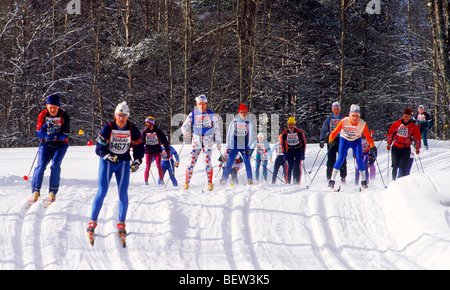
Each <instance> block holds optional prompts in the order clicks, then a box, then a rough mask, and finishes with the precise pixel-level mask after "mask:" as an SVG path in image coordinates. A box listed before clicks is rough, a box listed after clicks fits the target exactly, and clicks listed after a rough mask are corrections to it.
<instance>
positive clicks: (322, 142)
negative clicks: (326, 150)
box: [319, 140, 325, 148]
mask: <svg viewBox="0 0 450 290" xmlns="http://www.w3.org/2000/svg"><path fill="white" fill-rule="evenodd" d="M324 145H325V142H324V141H323V140H320V144H319V146H320V148H323V146H324Z"/></svg>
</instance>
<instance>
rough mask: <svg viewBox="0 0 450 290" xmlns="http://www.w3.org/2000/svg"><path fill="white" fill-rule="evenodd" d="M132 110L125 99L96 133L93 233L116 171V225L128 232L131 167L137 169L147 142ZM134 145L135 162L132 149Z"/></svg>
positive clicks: (90, 228) (92, 214) (89, 229)
mask: <svg viewBox="0 0 450 290" xmlns="http://www.w3.org/2000/svg"><path fill="white" fill-rule="evenodd" d="M129 117H130V110H129V108H128V105H127V103H126V102H122V103H120V104H119V105H117V107H116V110H115V112H114V120H113V121H110V122H108V123H107V124H106V125H105V126H103V128H102V129H101V130H100V133H99V134H98V137H97V145H96V148H95V153H96V154H97V155H98V156H99V157H100V159H99V160H100V165H99V171H98V179H99V180H98V191H97V195H96V196H95V199H94V202H93V204H92V213H91V221H90V222H89V225H88V229H87V231H88V232H91V233H93V232H94V230H95V228H96V227H97V219H98V216H99V213H100V210H101V208H102V205H103V200H104V199H105V197H106V193H107V192H108V188H109V183H110V181H111V177H112V175H113V174H115V176H116V181H117V187H118V190H119V217H118V224H117V228H118V230H119V233H120V234H122V233H123V234H125V233H126V231H125V219H126V215H127V209H128V185H129V182H130V168H133V170H134V171H136V170H137V169H138V168H139V165H140V164H142V158H143V157H144V143H143V141H142V136H141V132H140V130H139V129H138V128H137V127H136V126H135V125H134V124H132V123H131V122H130V121H129V120H128V119H129ZM131 148H133V160H134V161H133V163H132V164H131V165H130V163H131V155H130V149H131Z"/></svg>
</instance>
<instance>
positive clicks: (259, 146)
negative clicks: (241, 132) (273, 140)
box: [256, 143, 266, 154]
mask: <svg viewBox="0 0 450 290" xmlns="http://www.w3.org/2000/svg"><path fill="white" fill-rule="evenodd" d="M265 150H266V146H264V144H261V143H257V144H256V153H257V154H261V153H264V151H265Z"/></svg>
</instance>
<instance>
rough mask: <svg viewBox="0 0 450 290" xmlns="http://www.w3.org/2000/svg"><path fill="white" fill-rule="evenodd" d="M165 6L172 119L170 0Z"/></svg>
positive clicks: (167, 0) (166, 1)
mask: <svg viewBox="0 0 450 290" xmlns="http://www.w3.org/2000/svg"><path fill="white" fill-rule="evenodd" d="M165 4H166V5H165V6H166V13H165V14H166V15H165V16H166V17H165V18H166V19H165V20H166V29H165V32H166V46H167V49H166V53H167V60H168V64H169V87H170V88H169V100H170V106H169V113H170V119H171V120H172V117H173V72H172V49H171V40H170V21H169V16H170V0H165ZM170 136H172V126H171V127H170Z"/></svg>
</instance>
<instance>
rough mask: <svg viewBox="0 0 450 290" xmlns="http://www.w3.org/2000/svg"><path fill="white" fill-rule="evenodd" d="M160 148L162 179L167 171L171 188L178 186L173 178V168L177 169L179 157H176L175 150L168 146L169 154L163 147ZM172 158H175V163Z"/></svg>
mask: <svg viewBox="0 0 450 290" xmlns="http://www.w3.org/2000/svg"><path fill="white" fill-rule="evenodd" d="M161 148H162V150H163V151H162V152H161V159H162V161H161V166H162V169H163V177H164V175H165V174H166V171H168V172H169V176H170V180H172V184H173V186H178V181H177V179H176V178H175V168H177V167H178V166H179V164H180V157H179V156H178V153H177V151H176V150H175V148H173V147H172V146H169V148H170V152H169V153H170V154H167V151H166V149H165V148H164V147H163V146H161ZM173 158H175V160H176V161H174V160H173ZM158 182H160V181H158Z"/></svg>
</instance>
